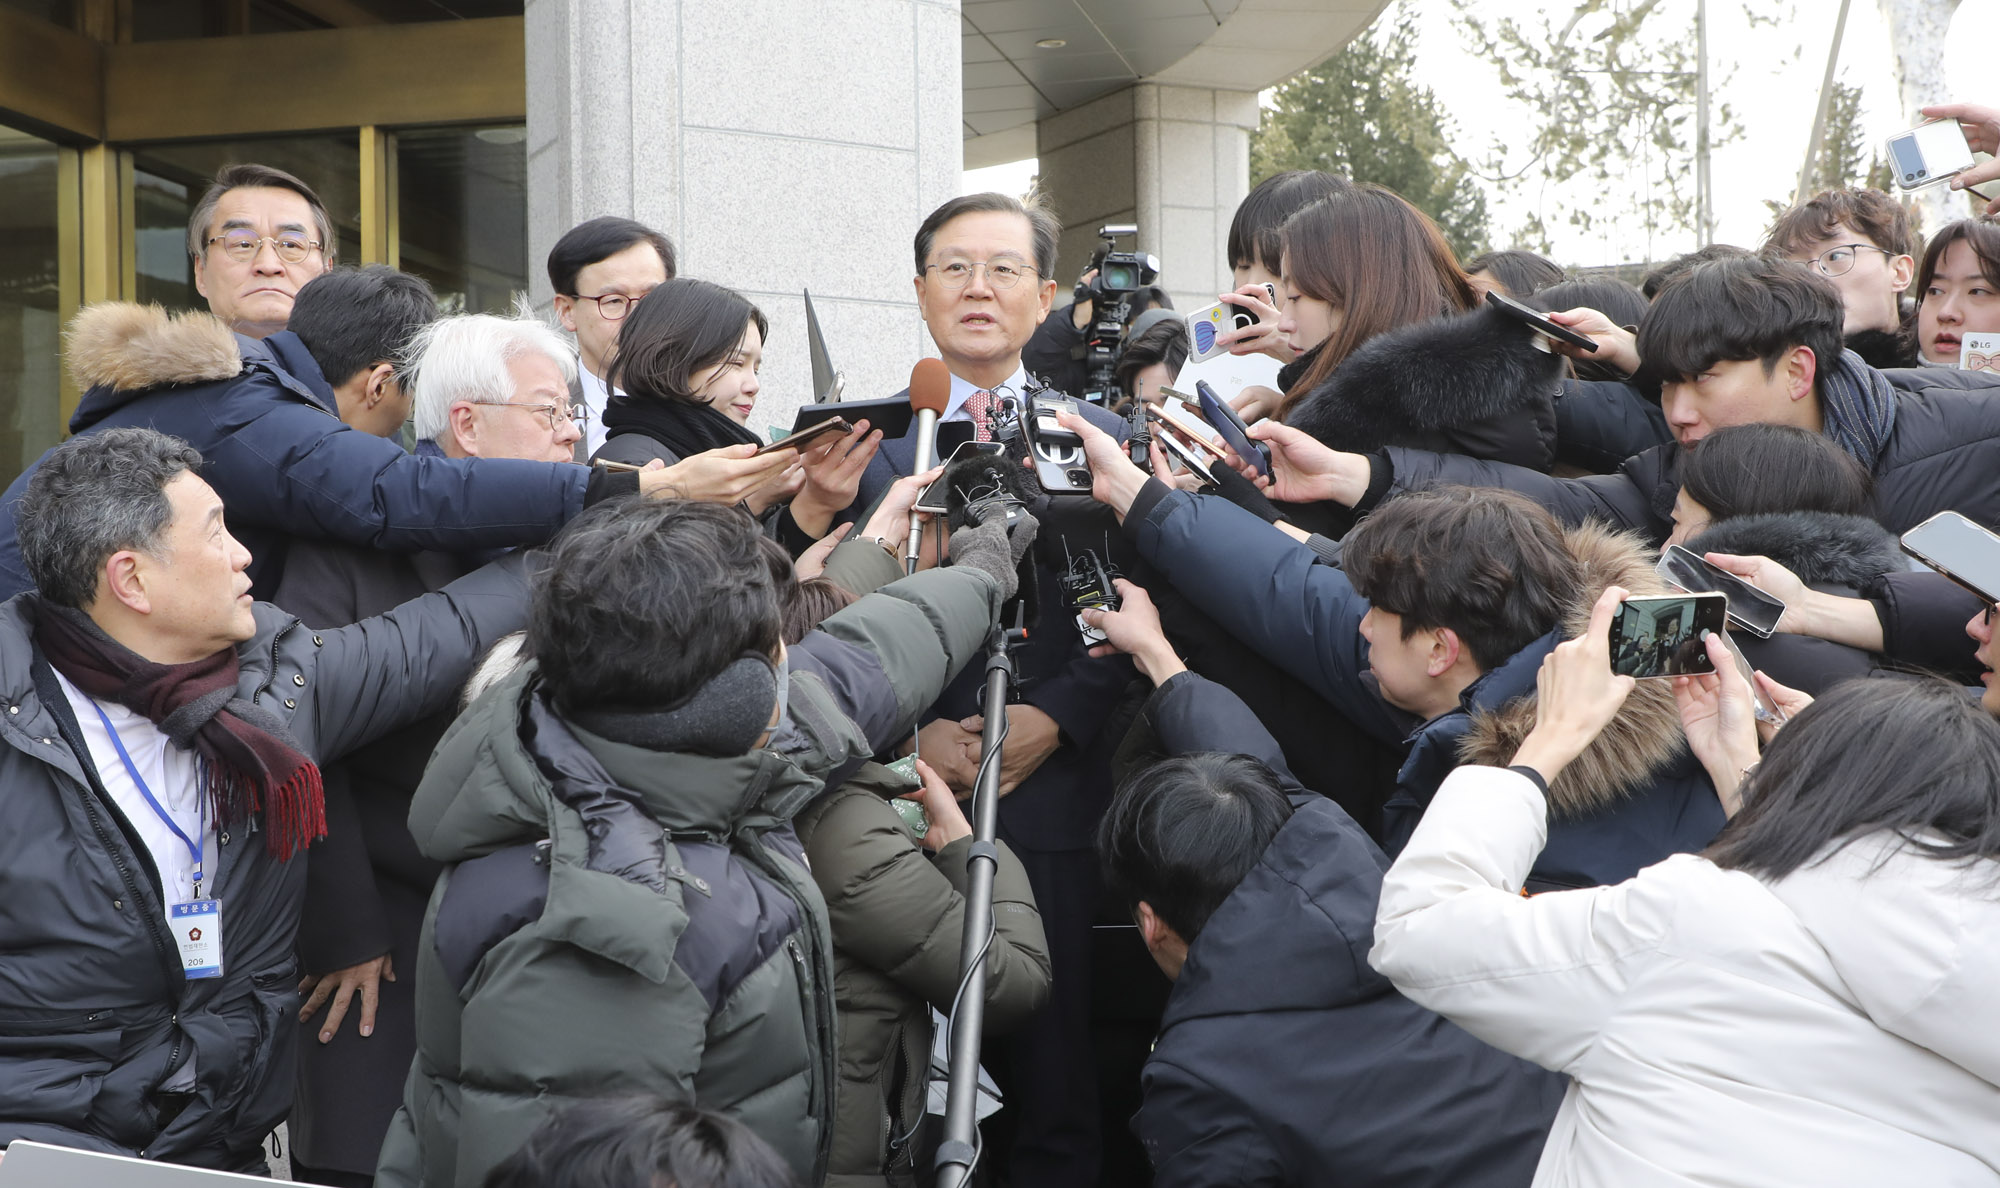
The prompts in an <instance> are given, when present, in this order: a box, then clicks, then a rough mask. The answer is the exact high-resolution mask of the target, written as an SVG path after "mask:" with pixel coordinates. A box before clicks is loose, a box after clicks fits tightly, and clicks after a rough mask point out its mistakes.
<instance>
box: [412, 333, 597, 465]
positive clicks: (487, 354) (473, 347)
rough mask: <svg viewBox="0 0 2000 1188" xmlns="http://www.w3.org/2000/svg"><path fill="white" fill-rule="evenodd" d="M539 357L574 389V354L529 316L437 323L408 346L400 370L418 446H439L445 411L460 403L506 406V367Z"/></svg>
mask: <svg viewBox="0 0 2000 1188" xmlns="http://www.w3.org/2000/svg"><path fill="white" fill-rule="evenodd" d="M532 352H540V353H541V354H544V355H547V356H548V357H549V358H551V359H553V360H555V363H556V366H557V367H559V368H561V369H562V374H563V382H564V383H565V384H569V385H571V386H574V385H575V383H576V351H575V350H574V349H573V348H572V347H571V346H570V345H569V344H568V343H567V342H564V341H563V338H562V336H561V335H560V334H558V333H556V332H555V330H554V329H552V328H551V327H550V326H549V324H548V323H547V322H544V321H542V320H541V319H540V318H536V317H532V316H525V317H524V316H516V317H511V318H503V317H498V316H496V315H494V314H464V315H461V316H459V317H455V318H439V319H438V320H437V321H435V322H432V323H431V324H430V325H428V326H426V327H424V328H423V329H422V330H420V331H418V333H417V334H416V336H415V337H413V338H412V339H411V340H410V346H409V349H408V351H407V352H406V358H405V363H404V368H405V372H406V374H407V375H408V376H409V383H410V390H411V392H412V394H413V397H414V401H415V420H416V432H417V440H418V441H442V440H443V439H444V436H445V434H446V432H447V431H448V430H449V429H450V427H451V406H452V405H454V404H456V403H458V402H459V401H461V400H511V399H513V397H514V377H513V376H512V375H511V374H509V373H508V371H507V362H508V360H510V359H515V358H518V357H520V356H521V355H524V354H529V353H532Z"/></svg>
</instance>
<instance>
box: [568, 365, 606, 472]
mask: <svg viewBox="0 0 2000 1188" xmlns="http://www.w3.org/2000/svg"><path fill="white" fill-rule="evenodd" d="M576 376H577V380H578V383H579V385H580V386H581V387H582V389H583V402H584V403H585V404H587V405H589V406H590V427H589V428H588V429H585V430H584V432H583V456H584V457H586V458H588V457H590V456H591V455H593V454H595V453H596V452H597V450H598V447H600V446H602V445H603V444H604V406H605V405H607V404H609V403H611V393H612V391H613V390H614V389H612V388H609V387H606V386H605V383H604V381H603V380H601V379H598V378H597V377H596V376H594V375H592V374H591V373H590V368H588V367H586V366H585V365H584V363H583V360H581V359H578V360H577V363H576Z"/></svg>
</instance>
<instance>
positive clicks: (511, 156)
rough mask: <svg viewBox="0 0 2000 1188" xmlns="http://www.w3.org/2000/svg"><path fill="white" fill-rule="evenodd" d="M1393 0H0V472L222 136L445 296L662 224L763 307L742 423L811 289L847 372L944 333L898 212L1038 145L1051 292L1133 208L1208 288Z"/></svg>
mask: <svg viewBox="0 0 2000 1188" xmlns="http://www.w3.org/2000/svg"><path fill="white" fill-rule="evenodd" d="M1383 3H1384V0H962V2H961V0H703V2H701V3H693V2H686V0H526V2H525V3H524V2H523V0H449V3H446V2H445V0H0V481H8V480H11V479H12V477H13V476H14V475H15V474H17V473H19V471H20V470H21V469H22V468H23V467H24V466H25V465H26V464H27V463H28V462H31V461H32V460H33V459H34V458H35V457H37V456H38V455H39V454H40V453H41V452H42V451H43V450H44V449H46V448H47V447H48V446H50V445H53V444H54V443H55V442H56V441H58V440H60V438H61V435H62V431H63V426H64V424H65V423H66V421H67V419H68V417H69V414H70V413H71V411H73V409H74V408H75V404H76V401H77V398H78V396H79V394H78V393H77V392H76V391H75V389H74V385H73V384H71V383H69V382H68V379H67V377H66V376H65V375H64V373H63V369H62V366H61V361H60V360H61V331H62V327H63V326H64V324H66V322H67V320H68V319H69V318H70V316H71V315H73V314H74V313H75V311H76V310H77V309H78V308H79V307H80V306H82V305H84V304H88V303H90V302H95V301H105V300H135V301H147V302H158V303H160V304H162V305H165V306H167V307H169V308H197V307H199V306H200V305H201V301H200V298H199V296H198V295H197V294H196V293H195V292H194V288H193V276H192V271H191V268H190V266H189V262H188V259H187V254H186V251H185V248H184V246H183V245H184V230H185V226H186V222H187V216H188V212H189V210H190V209H191V208H192V206H193V205H194V203H195V201H196V200H197V199H198V198H199V196H200V193H201V190H202V187H203V186H204V184H205V183H206V181H207V179H208V178H209V177H211V176H213V174H214V172H215V170H216V169H217V168H218V167H219V166H221V165H223V164H225V163H228V162H231V161H242V160H255V161H261V162H264V163H267V164H271V165H275V166H278V167H279V168H282V169H285V170H287V171H289V172H292V173H294V174H296V175H298V176H299V177H301V178H303V179H305V180H306V181H307V182H308V183H309V184H311V185H312V186H313V187H314V188H315V189H316V190H318V191H319V193H320V195H321V197H322V198H323V199H324V200H325V201H326V204H327V206H328V209H329V212H330V214H331V215H332V217H333V220H334V223H335V226H336V228H337V237H338V239H339V244H338V253H337V259H338V261H339V262H342V263H378V262H379V263H387V264H392V265H395V266H397V267H401V268H404V269H407V270H409V271H411V272H414V273H417V274H419V275H422V276H424V277H425V278H426V279H428V280H429V281H430V282H431V284H432V285H433V286H435V287H436V289H437V291H438V293H439V296H440V297H441V298H442V299H443V300H444V302H445V303H446V305H447V307H448V308H451V309H453V310H467V311H478V310H486V311H499V310H505V309H507V308H508V307H509V306H510V305H511V304H512V303H513V301H514V299H515V295H516V294H517V293H522V292H526V293H527V294H529V296H530V298H531V300H532V301H533V302H534V304H536V305H537V306H546V304H547V302H548V299H549V296H550V294H549V291H548V281H547V275H546V272H545V271H544V268H543V266H542V261H543V260H544V259H545V258H546V255H547V252H548V249H549V247H550V246H551V245H552V244H553V243H554V241H555V239H556V238H557V237H558V236H560V235H561V234H562V232H563V231H564V230H565V229H567V228H568V227H569V226H571V225H573V224H574V223H576V222H578V221H581V220H582V219H585V218H589V217H592V216H594V215H599V214H621V215H627V216H630V217H633V218H637V219H640V220H642V221H644V222H647V223H649V224H651V225H653V226H656V227H658V228H659V229H660V230H662V231H665V232H666V233H667V234H668V235H669V236H670V237H671V238H672V239H673V241H674V243H675V245H676V248H677V250H678V251H679V254H680V262H681V267H682V271H683V272H684V273H686V274H688V275H694V276H701V277H705V278H707V279H711V280H715V281H718V282H721V283H725V284H729V285H731V286H733V287H736V288H738V289H741V290H743V291H744V292H745V293H746V294H747V295H748V296H749V297H750V298H751V300H753V301H755V302H756V303H757V304H758V305H759V306H761V307H762V308H763V309H764V310H765V312H766V313H767V314H768V315H769V316H770V318H771V323H772V333H771V342H770V344H769V345H768V346H767V350H766V362H765V369H766V370H765V391H766V395H765V398H764V401H763V405H762V407H760V410H759V417H758V419H759V420H760V421H763V422H766V423H770V424H780V423H789V420H790V410H791V409H792V408H793V407H795V406H797V405H798V404H800V403H803V402H804V401H806V400H808V399H810V394H809V388H810V382H809V378H808V376H809V364H808V361H807V352H806V343H805V335H804V300H803V297H802V291H804V290H810V291H811V292H812V294H813V302H814V305H815V307H816V309H817V311H818V313H819V316H820V319H821V321H822V323H823V325H824V326H825V328H826V331H827V337H828V341H829V345H830V347H831V350H832V353H833V356H834V361H835V363H836V365H837V366H838V367H839V368H840V370H842V371H843V372H844V373H845V374H846V376H847V380H848V387H847V391H848V393H849V394H850V396H857V397H858V396H866V395H886V394H888V393H891V392H893V391H895V390H896V389H898V388H900V387H902V386H903V382H904V379H905V377H907V375H908V372H909V367H910V365H911V363H913V362H914V361H915V360H916V359H917V358H918V357H920V356H921V355H923V354H924V353H925V352H926V351H927V350H928V348H929V344H928V342H927V340H926V338H925V337H924V335H923V332H922V328H921V326H920V324H919V322H918V319H917V317H916V310H915V300H914V294H913V291H912V287H911V261H910V259H909V245H910V239H911V235H912V233H913V232H914V230H915V228H916V226H917V223H918V222H919V221H920V220H921V219H922V217H923V215H924V214H925V213H926V212H928V211H929V210H931V209H932V208H934V207H935V206H936V205H937V204H938V203H940V202H942V201H944V200H945V199H947V198H949V197H951V196H953V195H954V194H956V193H958V192H959V185H960V176H961V170H962V169H963V168H964V167H966V166H978V165H987V164H998V163H1003V162H1005V161H1009V160H1018V159H1021V158H1025V157H1029V156H1035V155H1037V154H1038V153H1039V155H1040V159H1041V185H1042V188H1043V190H1044V192H1045V193H1047V194H1048V195H1049V196H1050V198H1051V200H1052V201H1053V203H1054V205H1055V207H1056V209H1057V212H1058V213H1059V214H1061V215H1064V216H1065V217H1066V229H1065V233H1064V237H1063V251H1062V258H1061V260H1060V261H1059V264H1058V272H1059V275H1058V277H1057V279H1058V281H1059V282H1060V283H1061V285H1062V288H1063V289H1064V290H1067V288H1068V287H1069V285H1070V283H1071V282H1073V281H1074V279H1075V276H1076V274H1077V273H1078V272H1080V271H1081V270H1082V268H1083V266H1084V264H1085V263H1086V262H1087V259H1088V253H1089V250H1090V248H1091V246H1093V245H1094V243H1095V239H1096V235H1095V232H1096V229H1097V227H1098V226H1099V225H1100V224H1102V223H1108V222H1128V223H1136V224H1137V225H1138V226H1139V228H1140V234H1139V244H1138V246H1139V248H1140V250H1143V251H1149V252H1152V253H1153V254H1155V255H1157V256H1159V257H1160V258H1161V259H1162V260H1163V261H1164V262H1165V265H1166V275H1165V277H1164V278H1163V284H1165V285H1166V287H1167V288H1168V289H1169V290H1170V291H1171V292H1173V293H1174V294H1175V295H1176V299H1177V304H1185V303H1187V302H1191V301H1196V300H1202V299H1206V300H1213V296H1212V294H1213V293H1214V292H1215V291H1217V290H1218V289H1219V288H1220V287H1224V286H1226V282H1227V280H1228V266H1227V262H1226V261H1223V260H1221V252H1222V235H1223V232H1224V231H1225V230H1226V228H1227V226H1228V220H1229V216H1230V213H1231V212H1232V211H1233V210H1234V208H1235V205H1236V203H1237V201H1239V200H1240V199H1241V197H1242V195H1243V193H1244V192H1245V190H1246V189H1247V182H1248V137H1249V135H1250V132H1251V131H1252V130H1253V128H1254V125H1255V122H1256V110H1257V108H1256V92H1257V91H1258V90H1259V89H1260V88H1262V87H1265V86H1269V85H1271V84H1273V83H1275V82H1277V81H1278V80H1280V79H1282V78H1284V77H1286V76H1288V75H1289V74H1291V73H1293V72H1295V71H1297V70H1299V69H1302V68H1304V67H1305V66H1308V65H1310V64H1312V63H1313V62H1315V61H1317V60H1319V59H1320V58H1323V57H1325V56H1326V55H1327V54H1328V53H1331V52H1333V50H1335V49H1337V48H1339V46H1340V45H1342V44H1344V43H1345V42H1346V40H1347V39H1348V38H1349V37H1351V36H1353V35H1354V33H1356V32H1357V31H1359V30H1361V29H1363V28H1365V27H1366V26H1367V25H1368V23H1369V22H1370V21H1371V20H1373V19H1374V17H1375V15H1376V13H1377V12H1379V10H1380V9H1381V8H1382V7H1383ZM1059 301H1060V299H1059Z"/></svg>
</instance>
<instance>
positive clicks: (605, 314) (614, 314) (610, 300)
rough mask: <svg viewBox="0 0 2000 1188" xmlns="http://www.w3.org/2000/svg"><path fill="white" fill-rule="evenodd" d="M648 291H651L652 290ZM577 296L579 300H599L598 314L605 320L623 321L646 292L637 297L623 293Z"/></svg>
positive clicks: (580, 294) (579, 294)
mask: <svg viewBox="0 0 2000 1188" xmlns="http://www.w3.org/2000/svg"><path fill="white" fill-rule="evenodd" d="M648 291H649V292H650V290H648ZM575 296H576V299H577V300H578V301H595V302H597V316H598V317H600V318H603V319H604V320H605V321H607V322H622V321H624V320H625V315H626V314H628V313H631V312H632V307H633V306H635V305H637V304H639V302H640V301H641V300H642V299H643V298H644V297H645V296H646V294H645V293H641V294H639V296H637V297H628V296H626V295H625V294H623V293H599V294H598V295H597V296H595V297H590V296H586V295H585V294H582V293H578V294H576V295H575Z"/></svg>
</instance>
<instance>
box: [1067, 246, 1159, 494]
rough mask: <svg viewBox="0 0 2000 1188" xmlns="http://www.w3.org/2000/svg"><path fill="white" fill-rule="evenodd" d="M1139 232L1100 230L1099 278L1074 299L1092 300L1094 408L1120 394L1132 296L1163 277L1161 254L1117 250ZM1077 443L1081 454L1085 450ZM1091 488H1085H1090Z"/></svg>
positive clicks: (1088, 350)
mask: <svg viewBox="0 0 2000 1188" xmlns="http://www.w3.org/2000/svg"><path fill="white" fill-rule="evenodd" d="M1138 234H1139V228H1137V227H1135V226H1133V225H1132V224H1130V223H1107V224H1105V225H1104V226H1102V227H1099V228H1098V229H1097V236H1098V239H1099V241H1100V242H1099V243H1098V245H1097V253H1096V254H1095V255H1093V256H1092V257H1091V258H1090V267H1089V268H1087V269H1085V272H1086V273H1088V272H1089V271H1091V270H1092V269H1094V270H1096V272H1097V275H1096V276H1094V277H1092V278H1091V279H1090V281H1089V282H1088V283H1081V282H1079V283H1078V285H1077V292H1076V299H1077V300H1078V301H1086V300H1087V301H1089V302H1090V328H1089V330H1088V331H1087V332H1086V336H1085V338H1084V365H1085V366H1086V367H1087V368H1088V369H1089V380H1088V382H1086V383H1085V384H1084V390H1083V398H1084V399H1085V400H1088V401H1089V402H1090V403H1092V404H1099V405H1105V404H1109V403H1111V402H1112V401H1113V400H1115V399H1116V398H1117V395H1118V377H1117V373H1116V368H1117V366H1118V352H1119V351H1121V350H1123V349H1124V346H1125V331H1126V326H1127V324H1128V323H1129V322H1130V321H1131V320H1132V295H1133V294H1134V293H1137V292H1138V291H1139V290H1141V289H1144V288H1147V287H1148V286H1150V285H1152V284H1153V282H1155V281H1157V280H1159V279H1160V261H1159V258H1158V257H1157V256H1153V255H1150V254H1146V253H1140V252H1120V251H1114V250H1113V249H1114V248H1116V247H1117V246H1118V241H1119V240H1120V239H1122V238H1124V237H1125V236H1128V235H1129V236H1134V237H1136V236H1137V235H1138ZM1080 447H1081V443H1079V453H1080V452H1081V448H1080ZM1087 488H1088V484H1086V489H1087Z"/></svg>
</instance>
